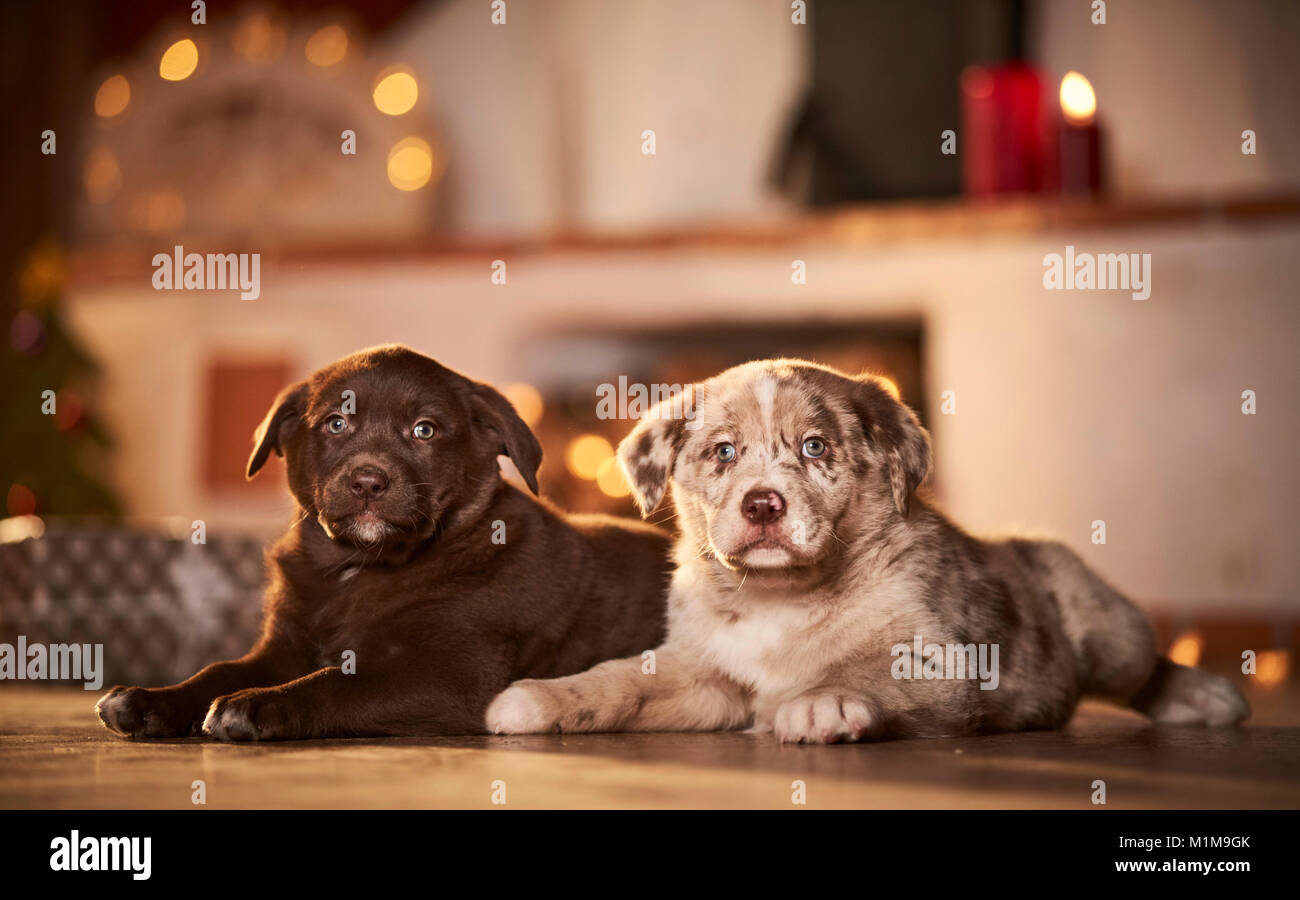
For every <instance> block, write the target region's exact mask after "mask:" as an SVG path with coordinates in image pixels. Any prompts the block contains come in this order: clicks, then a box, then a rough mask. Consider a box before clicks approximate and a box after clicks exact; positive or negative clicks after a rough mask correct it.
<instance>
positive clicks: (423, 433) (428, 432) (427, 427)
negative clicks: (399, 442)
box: [411, 422, 433, 441]
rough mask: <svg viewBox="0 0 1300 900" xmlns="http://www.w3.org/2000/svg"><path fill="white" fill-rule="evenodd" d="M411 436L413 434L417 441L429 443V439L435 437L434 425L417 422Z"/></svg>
mask: <svg viewBox="0 0 1300 900" xmlns="http://www.w3.org/2000/svg"><path fill="white" fill-rule="evenodd" d="M411 434H413V435H414V436H415V437H416V439H417V440H421V441H427V440H428V439H429V438H431V437H433V423H432V422H416V423H415V427H414V428H412V429H411Z"/></svg>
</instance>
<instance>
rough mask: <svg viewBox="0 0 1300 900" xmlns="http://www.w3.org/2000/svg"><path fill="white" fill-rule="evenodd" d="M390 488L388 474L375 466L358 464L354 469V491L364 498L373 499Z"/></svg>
mask: <svg viewBox="0 0 1300 900" xmlns="http://www.w3.org/2000/svg"><path fill="white" fill-rule="evenodd" d="M386 490H388V476H387V475H386V474H384V472H383V471H382V470H380V469H377V468H375V467H374V466H357V467H356V468H355V469H353V470H352V493H354V494H356V495H357V496H358V497H360V498H361V499H362V500H373V499H374V498H376V497H378V496H379V495H380V494H382V493H383V492H384V491H386Z"/></svg>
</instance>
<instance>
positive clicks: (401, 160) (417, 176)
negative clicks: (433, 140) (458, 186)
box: [388, 137, 434, 191]
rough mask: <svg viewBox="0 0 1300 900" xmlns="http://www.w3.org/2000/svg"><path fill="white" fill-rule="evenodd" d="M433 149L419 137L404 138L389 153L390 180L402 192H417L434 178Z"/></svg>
mask: <svg viewBox="0 0 1300 900" xmlns="http://www.w3.org/2000/svg"><path fill="white" fill-rule="evenodd" d="M433 172H434V158H433V148H431V147H430V146H429V144H428V143H427V142H426V141H422V140H420V139H419V138H417V137H408V138H403V139H402V140H400V141H398V142H397V143H396V144H395V145H394V146H393V149H392V150H390V151H389V152H388V180H389V182H390V183H391V184H392V185H393V187H395V188H397V189H398V190H400V191H417V190H419V189H420V188H422V187H424V186H425V185H426V184H428V183H429V179H430V178H432V177H433Z"/></svg>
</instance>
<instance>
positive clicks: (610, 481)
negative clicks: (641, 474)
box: [596, 456, 632, 497]
mask: <svg viewBox="0 0 1300 900" xmlns="http://www.w3.org/2000/svg"><path fill="white" fill-rule="evenodd" d="M596 487H598V488H600V489H601V491H603V492H604V494H605V496H607V497H626V496H627V495H628V494H630V493H632V489H631V488H630V487H628V484H627V479H626V478H624V477H623V469H622V468H621V467H620V466H619V464H618V460H617V459H616V458H615V457H613V456H611V457H609V458H608V459H606V460H605V461H604V462H603V463H601V464H600V466H599V468H597V469H596Z"/></svg>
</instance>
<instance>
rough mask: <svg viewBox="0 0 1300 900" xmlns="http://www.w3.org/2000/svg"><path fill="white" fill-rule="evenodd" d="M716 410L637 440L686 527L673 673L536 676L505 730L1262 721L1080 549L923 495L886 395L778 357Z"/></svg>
mask: <svg viewBox="0 0 1300 900" xmlns="http://www.w3.org/2000/svg"><path fill="white" fill-rule="evenodd" d="M693 400H694V417H693V419H692V420H691V421H690V422H689V423H688V422H686V421H684V420H683V419H682V418H680V417H679V418H673V417H672V415H668V414H664V413H663V412H662V411H661V412H660V414H658V415H652V416H650V417H648V418H646V419H644V420H642V421H641V423H640V424H638V425H637V427H636V428H635V430H633V432H632V433H631V434H630V435H628V437H627V438H626V439H625V440H624V441H623V443H622V444H620V445H619V458H620V460H621V462H622V463H623V465H624V468H625V470H626V472H627V474H628V478H629V481H630V482H631V484H632V487H633V493H634V494H635V496H636V498H637V501H638V502H639V503H640V505H641V508H642V510H643V511H644V512H647V513H648V512H649V511H650V510H652V509H653V508H654V507H655V506H656V505H657V504H658V503H659V501H660V499H661V498H662V497H663V496H664V493H665V491H666V490H667V488H668V487H669V485H671V486H672V491H673V500H674V503H675V505H676V508H677V513H678V519H677V520H678V523H679V525H680V527H681V538H680V539H679V541H678V546H677V571H676V572H675V573H674V575H673V583H672V587H671V589H670V591H669V613H668V615H669V628H668V632H669V633H668V638H667V640H666V641H665V643H664V645H663V646H662V647H660V648H659V649H658V650H657V651H656V653H655V655H654V657H653V660H654V665H653V666H649V665H647V664H646V661H645V660H643V659H642V658H641V657H633V658H631V659H628V660H615V661H611V662H605V663H602V664H601V665H599V666H596V667H595V668H593V669H592V670H591V671H589V672H584V673H582V674H579V675H573V676H569V677H566V678H561V679H558V680H549V681H546V680H525V681H521V682H519V683H518V684H515V685H513V686H512V687H511V688H510V689H509V690H507V691H505V692H504V693H503V694H502V695H501V696H500V697H498V698H497V699H496V700H494V701H493V703H492V705H491V706H490V707H489V709H488V726H489V728H490V729H491V730H493V731H497V732H509V733H517V732H532V731H552V730H560V731H659V730H662V731H680V730H709V729H725V728H738V727H744V726H745V725H751V726H752V727H753V728H754V729H756V730H758V731H770V732H774V733H775V734H776V736H777V737H778V738H779V739H780V740H782V741H792V742H835V741H853V740H880V739H885V738H894V737H916V736H938V735H963V734H975V733H987V732H998V731H1016V730H1021V729H1032V728H1055V727H1058V726H1060V725H1062V724H1064V723H1065V722H1066V720H1068V719H1069V717H1070V715H1071V714H1072V713H1073V712H1074V708H1075V704H1076V703H1077V702H1078V700H1079V697H1080V696H1081V695H1085V694H1092V695H1096V696H1101V697H1106V698H1109V699H1112V700H1115V701H1118V702H1120V703H1124V704H1127V705H1129V706H1132V707H1134V708H1136V709H1138V710H1141V711H1142V712H1145V713H1146V714H1148V715H1149V716H1151V717H1152V718H1153V719H1155V720H1156V721H1161V722H1179V723H1202V724H1210V725H1230V724H1233V723H1236V722H1238V721H1240V720H1241V719H1243V718H1245V717H1246V716H1247V715H1248V714H1249V708H1248V707H1247V705H1246V703H1245V701H1244V700H1243V699H1242V697H1241V695H1240V694H1238V693H1237V691H1236V689H1235V688H1234V687H1233V686H1232V684H1231V682H1229V681H1227V680H1225V679H1223V678H1220V677H1218V676H1215V675H1211V674H1209V673H1207V672H1202V671H1199V670H1197V669H1191V668H1187V667H1186V666H1180V665H1176V664H1174V663H1172V662H1170V661H1169V660H1167V659H1161V658H1160V657H1159V655H1158V654H1157V652H1156V648H1155V641H1154V640H1153V637H1152V634H1151V629H1150V627H1149V626H1148V625H1147V622H1146V620H1145V619H1144V618H1143V616H1142V614H1141V612H1140V611H1139V610H1138V609H1137V608H1136V607H1134V606H1133V604H1131V603H1130V602H1129V601H1128V600H1127V599H1125V598H1124V597H1123V596H1121V595H1120V594H1119V593H1118V592H1116V591H1115V590H1114V589H1112V588H1111V587H1110V586H1109V585H1107V584H1106V583H1105V582H1104V581H1102V580H1101V579H1100V578H1098V577H1097V576H1096V575H1095V574H1094V573H1093V572H1091V571H1089V569H1088V568H1087V567H1086V566H1085V565H1084V564H1083V562H1082V561H1081V560H1080V559H1079V558H1078V557H1077V556H1075V555H1074V554H1073V553H1072V552H1071V551H1070V550H1069V549H1068V548H1066V547H1065V546H1063V545H1062V544H1059V543H1055V542H1050V541H1035V540H1026V539H1010V540H980V539H978V538H975V537H972V536H970V535H968V534H966V532H964V531H962V530H961V529H960V528H958V527H957V526H956V525H954V524H953V523H952V522H950V521H949V520H948V519H947V518H945V517H944V516H943V514H942V513H940V512H939V511H938V510H936V509H934V508H933V507H932V506H930V505H929V504H927V503H926V502H924V500H922V499H920V498H918V497H916V496H915V495H914V492H915V490H916V488H917V486H918V485H919V484H920V483H921V482H922V481H923V480H924V478H925V476H926V473H927V471H928V469H929V464H930V440H929V436H928V435H927V434H926V433H925V430H924V429H923V428H921V426H920V424H919V423H918V422H917V420H916V417H915V416H914V415H913V414H912V411H911V410H909V409H908V408H907V407H906V406H904V405H903V404H901V403H899V402H898V401H897V400H896V399H895V398H894V397H893V396H892V395H891V394H890V392H889V391H888V390H886V389H885V387H884V386H883V385H882V384H881V383H880V382H878V381H877V380H875V379H872V378H870V377H860V378H850V377H848V376H845V375H842V374H840V373H839V372H836V371H834V370H832V369H828V368H826V367H825V366H819V365H815V364H813V363H807V362H802V361H799V360H764V361H761V362H753V363H747V364H745V365H742V366H737V367H735V368H733V369H729V370H727V371H726V372H723V373H722V374H721V375H718V376H716V377H714V378H711V379H709V380H708V381H706V382H704V384H702V385H700V386H699V387H698V389H696V390H695V392H694V397H693Z"/></svg>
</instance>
